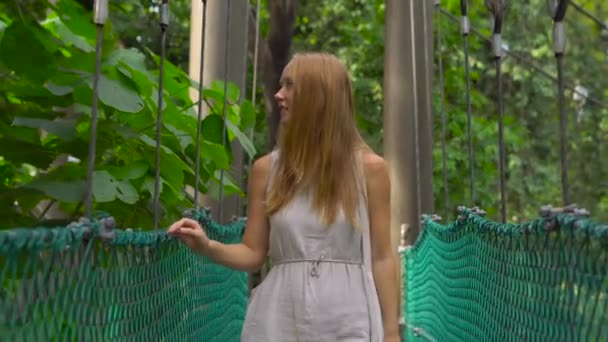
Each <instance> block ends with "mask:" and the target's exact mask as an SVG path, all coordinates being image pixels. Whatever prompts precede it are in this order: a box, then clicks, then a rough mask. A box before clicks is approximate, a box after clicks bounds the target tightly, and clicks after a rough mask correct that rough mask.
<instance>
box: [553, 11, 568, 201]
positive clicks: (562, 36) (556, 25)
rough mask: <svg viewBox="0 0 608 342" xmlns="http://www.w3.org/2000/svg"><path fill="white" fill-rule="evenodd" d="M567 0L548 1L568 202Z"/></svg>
mask: <svg viewBox="0 0 608 342" xmlns="http://www.w3.org/2000/svg"><path fill="white" fill-rule="evenodd" d="M568 2H569V0H553V1H552V2H550V6H551V7H550V8H549V10H550V13H549V14H550V15H551V19H553V21H554V22H553V51H554V53H555V59H556V62H557V101H558V107H559V138H560V167H561V178H562V179H561V180H562V201H563V204H564V205H568V204H570V186H569V181H568V113H567V112H566V94H565V89H564V88H565V87H564V53H565V50H566V32H565V29H564V22H563V20H564V17H565V15H566V10H567V9H568Z"/></svg>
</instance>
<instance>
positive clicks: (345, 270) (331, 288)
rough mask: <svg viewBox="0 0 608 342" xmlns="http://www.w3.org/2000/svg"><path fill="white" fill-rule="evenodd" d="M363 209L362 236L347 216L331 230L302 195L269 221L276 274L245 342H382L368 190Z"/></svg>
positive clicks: (256, 304)
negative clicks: (372, 262) (374, 275)
mask: <svg viewBox="0 0 608 342" xmlns="http://www.w3.org/2000/svg"><path fill="white" fill-rule="evenodd" d="M277 157H278V152H277V151H275V152H273V153H272V160H273V166H274V164H275V160H276V158H277ZM363 184H365V183H363ZM363 188H365V186H363ZM360 203H361V205H359V222H360V223H361V227H362V229H360V230H356V229H354V228H353V227H352V226H351V225H350V224H348V223H347V222H346V221H345V220H344V216H343V215H340V216H339V217H338V220H336V222H335V223H334V224H332V225H331V226H330V227H324V226H323V224H322V223H321V220H320V218H319V217H318V214H317V213H316V212H315V211H314V210H313V208H312V206H311V197H309V196H308V195H306V194H302V193H301V194H298V195H296V196H295V197H294V199H293V200H292V201H291V202H290V203H289V205H287V206H286V207H284V208H283V209H282V210H281V211H279V212H278V213H276V214H275V215H273V216H272V217H270V218H269V221H270V242H269V254H270V257H271V260H272V268H271V270H270V272H269V273H268V275H267V277H266V279H265V280H264V281H263V282H262V283H261V284H260V285H259V286H258V287H257V288H256V289H255V290H254V292H253V294H252V296H251V299H250V303H249V307H248V310H247V315H246V317H245V322H244V325H243V331H242V335H241V341H242V342H275V341H276V342H292V341H293V342H296V341H297V342H324V341H327V342H337V341H344V342H345V341H352V342H355V341H357V342H363V341H365V342H382V340H383V332H382V318H381V313H380V305H379V302H378V296H377V293H376V287H375V285H374V280H373V276H372V273H371V245H370V238H369V217H368V212H367V201H366V195H365V193H364V192H363V193H362V194H361V196H360Z"/></svg>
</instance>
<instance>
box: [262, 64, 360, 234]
mask: <svg viewBox="0 0 608 342" xmlns="http://www.w3.org/2000/svg"><path fill="white" fill-rule="evenodd" d="M283 77H289V78H290V79H291V80H293V97H292V103H291V106H290V108H289V112H290V117H289V120H288V121H287V122H285V123H283V124H282V127H281V129H280V133H279V139H278V150H279V158H278V160H277V161H276V163H277V164H276V165H275V173H274V176H273V179H272V182H271V185H270V189H269V195H268V199H267V202H266V205H267V214H268V215H272V214H274V213H276V212H277V211H279V210H280V209H281V208H283V207H284V206H285V205H286V204H287V203H288V202H289V201H290V200H291V199H292V198H293V197H294V195H295V194H296V192H298V191H307V192H309V193H310V194H311V195H313V197H312V199H313V200H312V204H313V208H314V209H315V210H316V211H317V212H318V213H319V214H320V216H321V218H322V221H323V223H324V224H327V225H329V224H331V223H333V222H334V221H335V220H336V218H337V217H338V215H339V211H340V210H342V211H343V214H344V217H345V219H346V220H347V221H348V222H350V223H351V224H353V225H356V224H357V216H356V213H357V205H358V203H359V196H360V194H361V191H362V188H361V187H362V186H365V185H364V184H361V176H360V175H361V174H362V173H361V170H359V166H360V163H359V155H360V153H359V152H360V150H362V149H368V148H369V147H368V146H367V145H366V144H365V142H364V141H363V139H362V138H361V135H360V134H359V131H358V129H357V124H356V121H355V106H354V98H353V90H352V82H351V79H350V76H349V74H348V71H347V69H346V67H345V66H344V64H343V63H342V62H341V61H340V60H339V59H338V58H336V57H335V56H333V55H330V54H325V53H304V54H297V55H295V56H294V57H293V58H292V60H291V61H290V63H289V64H288V65H287V67H286V68H285V71H284V73H283Z"/></svg>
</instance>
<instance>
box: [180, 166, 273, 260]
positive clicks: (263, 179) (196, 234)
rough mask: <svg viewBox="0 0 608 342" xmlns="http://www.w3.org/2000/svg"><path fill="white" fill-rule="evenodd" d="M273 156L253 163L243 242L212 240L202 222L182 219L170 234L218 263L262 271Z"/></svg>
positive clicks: (267, 231)
mask: <svg viewBox="0 0 608 342" xmlns="http://www.w3.org/2000/svg"><path fill="white" fill-rule="evenodd" d="M270 158H271V157H270V155H266V156H264V157H262V158H260V159H258V160H257V161H256V162H255V163H254V164H253V166H252V169H251V175H250V177H249V185H248V194H247V197H248V212H247V227H246V228H245V234H244V236H243V242H242V243H239V244H224V243H221V242H219V241H214V240H209V239H208V238H207V235H206V234H205V233H204V232H203V230H202V229H201V227H200V225H199V224H198V222H196V221H194V220H191V219H181V220H179V221H177V222H176V223H174V224H173V225H171V227H170V228H169V231H168V233H169V234H172V235H175V236H178V237H179V238H180V240H182V242H184V243H185V244H186V245H188V247H190V248H191V249H192V250H193V251H194V252H195V253H197V254H201V255H205V256H208V257H209V258H211V259H212V260H213V261H214V262H216V263H219V264H222V265H224V266H227V267H230V268H233V269H237V270H242V271H255V270H258V269H259V268H260V267H261V266H262V265H263V264H264V260H265V259H266V255H267V253H268V234H269V229H270V228H269V224H268V219H267V217H266V211H265V208H264V201H265V197H266V196H265V195H266V186H267V184H268V176H269V174H270V168H271V160H270Z"/></svg>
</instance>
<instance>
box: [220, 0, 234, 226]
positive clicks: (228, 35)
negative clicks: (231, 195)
mask: <svg viewBox="0 0 608 342" xmlns="http://www.w3.org/2000/svg"><path fill="white" fill-rule="evenodd" d="M227 1H228V9H227V12H226V48H225V49H224V58H225V59H226V63H225V66H224V105H223V107H222V116H223V125H222V147H224V148H225V147H226V136H227V135H228V132H227V131H226V118H227V116H226V107H227V106H228V64H229V61H228V53H229V52H230V11H231V6H230V5H231V3H232V1H231V0H227ZM224 172H225V171H224V169H222V170H221V171H220V198H219V202H220V204H219V213H218V220H222V218H223V214H224Z"/></svg>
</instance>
